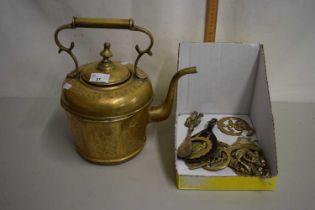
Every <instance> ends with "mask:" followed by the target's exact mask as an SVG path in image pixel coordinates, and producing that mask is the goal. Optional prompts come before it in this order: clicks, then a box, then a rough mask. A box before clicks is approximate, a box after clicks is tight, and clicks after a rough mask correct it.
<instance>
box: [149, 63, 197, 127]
mask: <svg viewBox="0 0 315 210" xmlns="http://www.w3.org/2000/svg"><path fill="white" fill-rule="evenodd" d="M192 73H197V69H196V67H189V68H185V69H182V70H180V71H178V72H177V73H176V74H175V75H174V76H173V78H172V80H171V83H170V86H169V88H168V92H167V96H166V99H165V100H164V102H163V103H162V104H161V105H159V106H153V107H151V108H150V110H149V115H150V119H151V121H162V120H165V119H167V118H168V116H169V115H170V114H171V111H172V107H173V102H174V99H175V97H176V92H177V82H178V80H179V79H180V78H181V77H182V76H184V75H186V74H192Z"/></svg>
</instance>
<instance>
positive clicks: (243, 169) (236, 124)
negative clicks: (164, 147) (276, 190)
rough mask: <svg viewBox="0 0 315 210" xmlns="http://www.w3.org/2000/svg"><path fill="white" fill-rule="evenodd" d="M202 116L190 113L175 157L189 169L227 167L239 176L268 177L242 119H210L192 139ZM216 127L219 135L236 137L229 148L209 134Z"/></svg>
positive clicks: (264, 161)
mask: <svg viewBox="0 0 315 210" xmlns="http://www.w3.org/2000/svg"><path fill="white" fill-rule="evenodd" d="M202 117H203V114H201V113H198V112H193V113H191V115H190V116H189V117H188V118H187V119H186V121H185V126H186V127H187V128H188V131H187V135H186V138H185V139H184V141H183V142H182V144H181V145H180V146H179V147H178V150H177V157H178V158H180V159H183V160H184V161H185V163H186V165H187V166H188V168H189V169H191V170H193V169H197V168H203V169H205V170H208V171H218V170H222V169H225V168H226V167H230V168H231V169H232V170H233V171H234V172H235V173H236V174H237V175H240V176H260V177H265V176H269V174H270V173H269V169H268V165H267V162H266V158H265V156H264V153H263V150H262V149H261V148H260V147H259V146H258V145H257V144H256V143H254V142H253V141H252V139H251V137H250V136H252V135H253V134H254V133H255V130H254V129H253V128H251V126H250V125H249V124H248V123H247V122H246V121H245V120H243V119H241V118H238V117H224V118H222V119H220V120H219V121H218V120H217V119H215V118H213V119H211V120H210V121H208V122H207V125H206V128H205V129H204V130H202V131H200V132H198V133H197V134H195V135H193V136H192V132H193V130H194V128H195V127H197V126H198V125H199V124H200V122H201V118H202ZM215 125H217V126H218V128H219V130H220V131H221V132H222V133H224V134H226V135H231V136H239V137H238V138H237V140H236V141H235V142H234V143H233V144H231V145H229V144H227V143H224V142H223V141H218V140H217V137H216V136H215V135H214V133H213V131H212V130H213V127H214V126H215Z"/></svg>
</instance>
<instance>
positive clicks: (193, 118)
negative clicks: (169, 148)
mask: <svg viewBox="0 0 315 210" xmlns="http://www.w3.org/2000/svg"><path fill="white" fill-rule="evenodd" d="M202 117H203V114H201V113H198V112H196V111H194V112H192V113H191V114H190V116H189V117H188V118H187V119H186V121H185V126H186V127H187V128H188V131H187V134H186V137H185V139H184V141H183V142H182V143H181V145H180V146H179V148H178V150H177V156H178V157H179V158H184V157H187V156H189V155H190V154H191V153H192V150H193V145H192V141H191V139H190V137H191V133H192V132H193V130H194V128H195V127H197V126H198V125H199V124H200V122H201V118H202Z"/></svg>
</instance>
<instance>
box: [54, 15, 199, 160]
mask: <svg viewBox="0 0 315 210" xmlns="http://www.w3.org/2000/svg"><path fill="white" fill-rule="evenodd" d="M74 28H111V29H128V30H131V31H139V32H143V33H145V34H147V35H148V36H149V38H150V45H149V47H148V48H147V49H145V50H140V48H139V46H138V45H136V50H137V52H138V57H137V58H136V60H135V63H134V65H132V64H125V63H120V62H116V61H112V60H110V57H112V53H111V51H110V44H109V43H105V44H104V50H103V51H102V52H101V53H100V54H101V56H102V57H103V59H102V60H101V61H99V62H94V63H89V64H86V65H83V66H79V65H78V61H77V59H76V57H75V55H74V54H73V52H72V49H73V47H74V43H73V42H72V43H71V45H70V47H65V46H63V45H62V44H61V43H60V41H59V39H58V34H59V32H60V31H62V30H64V29H74ZM55 41H56V44H57V46H58V47H59V53H60V52H62V51H65V52H67V53H68V54H69V55H70V56H71V57H72V59H73V60H74V63H75V70H74V71H72V72H71V73H69V74H68V75H67V77H66V79H65V80H64V83H63V89H62V96H61V105H62V107H63V108H64V109H65V111H66V115H67V119H68V121H69V124H70V128H71V131H72V134H73V136H74V139H75V146H76V149H77V151H78V152H79V154H80V155H81V156H82V157H83V158H85V159H86V160H88V161H91V162H93V163H98V164H118V163H122V162H124V161H127V160H129V159H131V158H132V157H134V156H135V155H137V154H138V153H139V152H140V151H141V150H142V148H143V147H144V143H145V139H146V135H145V133H146V125H147V124H148V123H149V122H150V121H161V120H164V119H166V118H167V117H168V116H169V115H170V112H171V109H172V104H173V101H174V98H175V96H176V89H177V81H178V79H179V78H180V77H181V76H183V75H185V74H190V73H196V68H195V67H191V68H186V69H183V70H181V71H178V72H177V73H176V74H175V75H174V77H173V78H172V80H171V83H170V86H169V90H168V94H167V97H166V99H165V101H164V103H163V104H162V105H160V106H151V102H152V98H153V90H152V85H151V82H150V80H149V78H148V77H147V76H146V74H145V73H144V72H143V71H142V70H141V69H140V68H138V61H139V59H140V57H141V56H142V55H144V54H145V53H146V54H149V55H152V53H151V48H152V45H153V36H152V34H151V33H150V32H149V31H148V30H147V29H145V28H142V27H139V26H136V25H135V24H134V22H133V20H132V19H99V18H78V17H74V18H73V20H72V23H69V24H66V25H63V26H61V27H59V28H58V29H57V30H56V32H55Z"/></svg>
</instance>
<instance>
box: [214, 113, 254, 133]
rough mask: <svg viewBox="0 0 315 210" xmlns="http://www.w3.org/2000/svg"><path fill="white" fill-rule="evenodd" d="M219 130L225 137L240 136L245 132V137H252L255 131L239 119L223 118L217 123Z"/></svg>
mask: <svg viewBox="0 0 315 210" xmlns="http://www.w3.org/2000/svg"><path fill="white" fill-rule="evenodd" d="M218 128H219V130H220V131H221V132H222V133H224V134H227V135H231V136H240V135H242V133H243V131H247V132H248V133H247V136H252V135H253V134H254V133H255V131H254V129H253V128H251V127H250V125H249V124H248V123H247V122H246V121H245V120H243V119H241V118H239V117H224V118H222V119H220V120H219V121H218Z"/></svg>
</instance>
